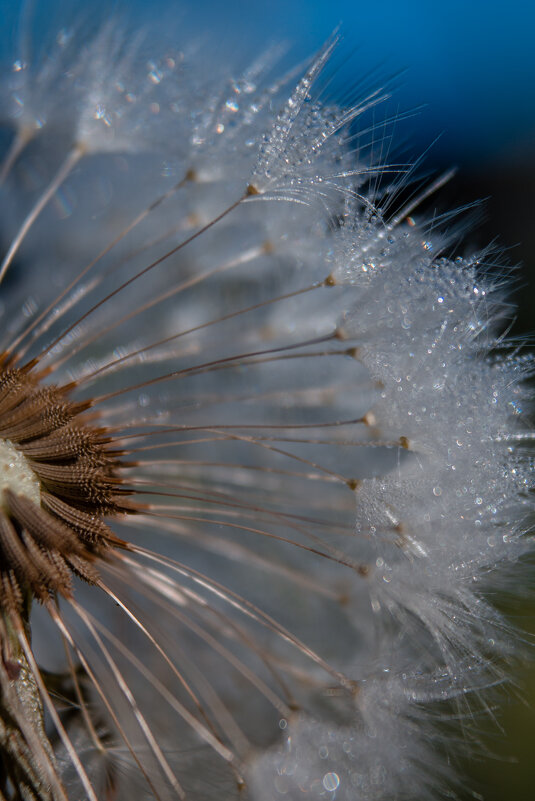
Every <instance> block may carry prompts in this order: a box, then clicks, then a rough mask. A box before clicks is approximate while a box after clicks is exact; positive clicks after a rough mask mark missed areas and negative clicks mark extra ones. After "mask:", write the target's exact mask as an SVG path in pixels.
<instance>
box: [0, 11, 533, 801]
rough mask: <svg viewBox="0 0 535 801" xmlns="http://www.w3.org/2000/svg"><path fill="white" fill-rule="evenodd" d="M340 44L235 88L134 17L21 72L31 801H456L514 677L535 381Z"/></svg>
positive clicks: (17, 387) (20, 672) (14, 124)
mask: <svg viewBox="0 0 535 801" xmlns="http://www.w3.org/2000/svg"><path fill="white" fill-rule="evenodd" d="M335 44H336V41H335V40H334V39H333V40H331V41H329V42H328V43H327V44H326V45H325V46H324V48H323V49H322V50H321V51H320V52H319V53H318V54H317V55H316V57H315V58H313V59H312V60H311V61H310V63H309V65H308V66H307V67H305V68H304V70H301V72H300V73H299V74H298V73H297V72H296V71H291V72H288V73H286V74H284V73H283V74H282V76H281V74H280V68H279V66H278V64H277V61H278V59H279V58H280V54H281V50H280V48H276V47H275V48H268V49H267V50H265V51H261V52H260V54H259V55H258V57H257V58H256V59H255V60H253V61H252V63H251V65H250V66H249V67H246V68H245V69H242V70H239V69H237V68H235V67H234V66H233V65H231V66H229V67H228V68H227V66H226V65H224V64H218V65H217V67H218V68H217V69H215V68H214V63H213V61H214V59H213V58H212V59H210V57H209V54H208V55H207V54H206V50H203V48H202V46H201V45H197V44H193V45H190V44H183V45H181V46H179V47H177V48H175V49H174V50H173V49H169V50H168V49H166V50H165V51H163V52H160V51H161V50H162V48H159V46H158V45H159V43H158V41H155V40H154V39H153V38H151V36H150V34H147V35H144V36H136V35H131V34H130V31H129V30H128V29H127V28H125V27H124V23H123V22H120V21H117V20H114V21H111V22H110V21H108V22H107V23H106V24H105V25H104V26H103V27H102V28H101V29H100V30H98V31H96V32H95V31H94V30H93V29H91V30H90V31H88V32H87V35H85V36H83V37H81V38H80V34H79V32H76V31H75V33H74V34H73V35H71V34H69V33H68V32H67V28H66V29H65V33H64V34H62V33H60V34H59V35H58V37H57V41H56V49H52V50H51V55H50V57H49V58H45V60H44V62H41V61H40V60H39V59H36V60H34V61H32V60H31V59H29V60H27V61H24V63H23V62H22V61H21V63H20V68H18V67H17V68H16V69H14V70H11V71H10V72H9V75H8V77H7V80H6V83H5V85H4V90H3V105H4V114H3V117H2V119H4V120H7V125H8V127H9V128H10V130H11V136H12V139H11V142H12V144H11V148H10V149H8V151H7V153H6V154H5V157H4V161H3V164H2V167H1V170H2V174H1V178H0V180H1V182H2V188H1V193H2V194H1V202H2V205H3V209H5V214H4V215H3V217H2V227H3V235H4V237H5V238H6V242H7V244H6V247H5V254H3V255H2V262H1V266H0V289H1V290H2V291H3V292H5V293H6V301H5V303H4V306H3V318H2V319H3V328H2V332H1V337H2V342H1V343H0V346H1V348H2V352H3V353H4V356H3V358H2V362H1V364H0V368H1V372H0V473H2V474H8V476H9V477H8V478H7V479H5V476H4V475H1V476H0V494H1V498H0V551H1V553H0V556H1V560H0V581H1V584H0V613H1V614H0V642H1V646H2V659H1V660H0V683H1V686H2V691H3V701H5V706H4V707H3V709H4V711H5V713H4V711H0V724H1V725H0V751H1V754H2V757H3V758H4V761H5V763H6V765H10V766H11V767H10V768H9V772H8V774H6V780H5V781H4V784H2V781H3V780H2V779H1V778H0V793H3V794H4V795H5V793H6V792H7V793H8V795H9V793H10V792H11V790H12V789H13V791H14V792H13V793H12V796H13V797H15V795H14V793H15V794H16V792H17V790H16V789H15V788H17V787H18V785H19V784H20V781H21V779H20V776H21V771H22V770H23V768H24V771H26V773H25V774H24V775H25V777H26V778H25V779H24V781H26V783H27V784H28V786H29V787H30V790H29V792H30V794H31V796H32V798H35V799H38V800H39V801H42V800H43V799H47V801H48V799H49V798H53V799H54V801H55V799H56V798H57V799H62V801H65V799H66V798H89V799H91V801H96V800H97V799H98V800H99V801H100V799H101V798H117V799H121V798H127V797H136V798H138V797H139V798H157V799H162V801H163V799H167V798H180V799H193V800H194V801H202V800H203V799H207V801H208V800H209V799H214V798H220V797H225V798H229V799H232V798H236V799H237V798H250V799H251V801H264V799H265V801H268V799H269V801H272V799H273V798H277V797H279V796H280V797H286V798H288V799H301V798H310V799H314V798H318V799H320V798H321V799H325V798H332V799H338V800H340V799H347V801H351V800H352V799H354V798H357V797H358V798H359V799H363V801H380V799H385V801H386V799H390V798H393V797H396V798H399V799H413V798H429V799H431V798H436V797H440V794H441V793H442V792H446V790H445V788H446V787H449V788H451V787H454V786H455V783H456V777H455V775H454V771H453V769H452V767H451V761H450V760H449V754H450V750H453V747H454V744H455V743H454V738H452V737H451V736H450V731H449V730H450V728H452V726H450V725H449V724H447V721H449V722H450V723H451V719H452V717H454V718H455V719H461V720H462V721H463V725H465V728H466V730H467V731H469V728H470V726H469V721H470V719H471V716H473V715H474V714H475V713H476V712H477V711H478V710H479V709H485V708H486V707H487V706H488V705H489V704H490V703H493V700H487V698H489V699H494V695H493V694H492V693H493V690H494V688H495V687H496V686H497V685H499V684H501V683H503V681H504V680H505V671H504V670H503V669H502V666H501V662H500V660H503V661H506V660H507V659H508V658H509V657H510V656H511V655H512V654H513V653H514V647H513V640H514V636H513V635H512V633H511V629H510V627H509V625H508V624H507V622H506V621H505V620H504V619H503V618H502V617H501V615H500V614H499V613H498V612H497V611H496V610H495V609H494V608H493V607H492V605H491V603H490V599H489V598H487V595H486V592H487V590H489V589H491V590H493V591H494V589H495V588H496V587H499V586H500V582H501V581H502V579H501V578H500V576H501V575H505V574H510V573H511V570H512V569H513V568H514V566H515V565H517V564H518V562H519V561H520V560H521V559H522V557H523V556H524V555H525V554H526V553H528V552H529V549H530V540H529V537H527V536H526V533H527V531H528V530H529V523H528V518H529V515H530V513H531V512H532V509H533V497H532V494H531V487H532V461H531V458H530V457H529V447H526V442H529V436H530V434H529V431H528V430H527V415H528V414H529V409H530V406H531V397H530V392H529V391H528V390H527V389H526V388H525V386H524V383H523V382H524V380H525V378H526V377H527V376H528V375H530V374H531V372H532V370H533V360H532V358H531V357H529V356H528V357H524V356H522V355H519V354H518V353H514V354H512V353H509V352H508V351H507V345H506V344H505V343H504V339H503V336H502V334H501V328H502V327H503V320H504V319H506V318H507V314H508V307H507V301H506V300H505V294H504V292H505V290H504V286H503V276H501V277H500V276H498V277H496V276H495V274H494V273H493V272H492V271H491V269H490V268H489V269H487V268H485V267H484V263H485V260H486V259H487V258H488V257H489V254H490V251H487V252H482V253H479V254H475V255H474V256H472V257H463V258H460V259H457V260H452V259H451V258H450V253H451V250H452V247H453V244H452V239H451V237H450V236H449V235H447V234H441V233H440V231H439V230H438V227H439V226H438V225H437V224H436V223H435V222H433V223H428V222H426V220H425V219H423V218H422V219H420V215H419V212H418V203H417V202H416V201H414V202H412V201H411V202H410V204H409V205H408V206H402V204H401V200H399V199H398V193H399V189H396V187H397V186H399V185H404V182H405V181H407V180H409V179H408V178H400V176H399V171H401V173H403V172H404V170H405V168H404V167H403V165H402V166H398V167H396V166H395V165H393V164H392V165H390V166H389V165H386V164H385V163H384V161H383V160H382V157H381V155H380V152H379V154H378V153H377V152H376V151H377V148H376V144H375V134H376V132H377V129H376V127H375V126H374V124H373V123H369V120H368V122H366V120H367V116H366V115H367V114H370V116H372V117H373V114H374V109H375V106H376V105H377V103H379V102H380V101H381V100H382V99H384V97H385V95H386V94H387V92H386V91H383V90H375V89H371V90H369V91H367V92H365V94H364V97H362V98H359V99H357V101H356V102H354V103H352V104H351V105H350V107H349V108H348V109H342V108H339V107H337V106H336V105H335V104H332V103H329V101H328V91H327V87H328V85H329V72H328V71H329V69H330V66H329V64H330V60H331V59H332V58H333V52H334V49H335ZM49 59H51V60H49ZM207 65H208V66H207ZM54 81H55V82H56V83H55V84H54ZM53 84H54V85H56V87H57V90H58V93H59V98H60V101H61V102H60V103H59V105H61V106H62V108H61V110H60V111H58V110H57V106H58V102H57V98H56V96H55V95H54V96H53V93H52V92H51V91H50V87H51V86H52V85H53ZM17 93H18V95H19V96H20V97H21V98H22V100H23V104H22V105H23V107H24V115H22V116H24V120H23V119H22V116H21V117H20V119H19V116H17V114H16V113H15V112H14V111H13V109H14V104H16V94H17ZM326 98H327V100H326ZM32 117H34V118H37V117H39V118H40V119H41V120H42V121H43V124H42V125H41V126H28V120H29V119H31V118H32ZM57 125H60V127H62V128H63V130H62V135H61V137H58V136H57V129H56V126H57ZM361 125H362V128H361V127H360V126H361ZM30 127H31V135H29V134H28V135H26V134H24V133H22V132H23V131H28V130H30ZM446 177H447V176H446ZM446 177H443V178H439V179H438V180H437V182H435V183H434V184H431V185H430V186H429V187H428V188H426V189H424V190H423V193H422V195H421V196H419V197H420V199H423V198H425V197H427V195H428V194H429V193H431V192H432V191H435V190H436V189H438V188H440V186H441V184H442V183H443V182H444V180H445V178H446ZM396 204H397V205H398V206H401V208H396ZM9 278H12V279H13V280H12V281H11V282H9V281H8V279H9ZM7 293H9V296H8V294H7ZM8 300H9V302H8ZM497 353H499V354H502V355H501V356H497V355H496V354H497ZM525 435H526V436H527V437H528V439H527V440H524V439H523V437H524V436H525ZM2 482H4V483H2ZM503 581H504V582H505V581H506V579H503ZM33 600H36V601H39V602H40V604H34V605H33V609H32V601H33ZM32 629H33V630H34V633H35V637H34V640H33V644H32V642H30V638H29V632H30V631H31V630H32ZM44 666H47V667H48V671H45V669H44ZM21 677H22V678H21ZM4 791H5V792H4Z"/></svg>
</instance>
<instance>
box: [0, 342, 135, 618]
mask: <svg viewBox="0 0 535 801" xmlns="http://www.w3.org/2000/svg"><path fill="white" fill-rule="evenodd" d="M10 361H11V360H10V359H9V357H8V356H6V355H4V357H3V358H2V360H1V362H0V369H1V373H0V440H1V441H3V442H4V443H8V444H9V445H11V446H13V447H14V448H15V449H16V451H18V452H20V453H21V454H22V455H23V456H24V457H25V459H26V461H27V464H28V466H29V468H30V469H31V471H32V472H33V473H34V474H35V477H36V479H37V481H38V483H39V487H40V504H39V503H36V502H35V501H34V500H33V499H31V498H30V497H27V496H25V495H24V494H19V493H18V492H16V491H14V489H13V488H11V487H5V488H4V489H3V491H2V497H1V498H0V607H1V608H2V610H3V611H4V612H8V613H9V612H11V613H13V612H19V613H20V612H21V611H22V609H23V607H24V606H25V604H26V603H27V600H28V593H29V594H30V597H34V598H36V599H38V600H40V601H46V600H47V599H49V598H50V597H52V596H54V595H56V594H60V595H64V596H70V593H71V583H72V574H73V573H74V574H76V575H77V576H80V577H81V578H83V579H85V580H86V581H89V582H91V583H93V582H95V581H96V580H97V579H98V574H97V570H96V567H95V565H94V562H95V560H96V559H98V558H108V557H109V556H110V555H111V549H112V548H114V547H125V546H126V543H125V542H124V541H123V540H121V539H120V538H119V537H117V536H116V535H115V534H114V533H113V532H112V531H111V529H110V528H109V526H108V525H107V523H106V522H105V520H104V517H105V516H113V515H118V514H122V513H128V512H133V511H134V508H133V506H129V505H128V502H127V501H126V497H125V496H127V495H128V494H129V493H130V490H128V489H127V488H125V487H124V486H122V484H123V479H122V478H121V475H120V473H121V468H123V467H126V466H127V464H126V462H123V461H121V456H122V455H123V451H121V450H117V449H112V448H111V446H110V441H111V440H110V437H109V435H108V433H109V432H107V431H106V429H103V428H97V427H96V426H95V425H93V421H94V419H95V418H94V415H93V414H92V415H91V416H89V415H88V414H87V411H88V409H90V407H91V401H81V402H76V401H73V400H71V398H70V395H71V393H72V391H73V389H74V388H75V386H76V385H75V384H74V383H71V384H68V385H65V386H54V385H44V384H41V383H40V380H39V377H38V376H36V375H34V374H33V373H32V369H33V367H34V366H35V365H34V364H33V363H30V364H28V365H25V366H22V367H16V366H15V367H13V366H10ZM128 466H131V463H128Z"/></svg>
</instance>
